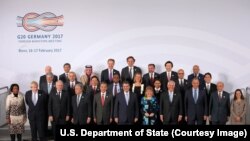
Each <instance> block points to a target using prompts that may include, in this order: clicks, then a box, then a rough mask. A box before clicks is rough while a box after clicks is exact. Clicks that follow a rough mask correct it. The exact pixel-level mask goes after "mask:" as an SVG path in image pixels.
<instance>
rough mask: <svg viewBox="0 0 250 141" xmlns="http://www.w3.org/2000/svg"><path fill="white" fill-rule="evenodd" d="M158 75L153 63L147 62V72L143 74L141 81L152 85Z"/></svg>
mask: <svg viewBox="0 0 250 141" xmlns="http://www.w3.org/2000/svg"><path fill="white" fill-rule="evenodd" d="M159 78H160V75H159V74H158V73H156V72H155V64H148V73H146V74H144V75H143V78H142V82H143V84H144V85H145V88H146V87H147V86H151V87H154V82H155V80H156V79H159Z"/></svg>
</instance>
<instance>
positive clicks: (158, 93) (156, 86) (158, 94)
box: [154, 79, 164, 102]
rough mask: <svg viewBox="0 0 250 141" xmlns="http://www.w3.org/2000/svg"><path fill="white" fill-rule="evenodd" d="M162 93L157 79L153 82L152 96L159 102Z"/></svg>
mask: <svg viewBox="0 0 250 141" xmlns="http://www.w3.org/2000/svg"><path fill="white" fill-rule="evenodd" d="M163 92H164V91H163V90H162V89H161V81H160V80H159V79H156V80H155V82H154V95H155V97H156V98H157V101H158V102H160V97H161V94H162V93H163Z"/></svg>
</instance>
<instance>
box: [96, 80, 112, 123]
mask: <svg viewBox="0 0 250 141" xmlns="http://www.w3.org/2000/svg"><path fill="white" fill-rule="evenodd" d="M100 90H101V92H100V93H98V94H96V95H95V97H94V103H93V117H94V122H95V123H96V124H97V125H108V124H110V123H111V122H112V116H113V96H112V93H109V92H108V91H107V90H108V85H107V83H106V82H102V83H101V85H100Z"/></svg>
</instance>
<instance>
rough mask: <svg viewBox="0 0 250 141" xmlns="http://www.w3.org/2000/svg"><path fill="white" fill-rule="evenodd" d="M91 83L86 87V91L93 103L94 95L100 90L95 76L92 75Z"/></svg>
mask: <svg viewBox="0 0 250 141" xmlns="http://www.w3.org/2000/svg"><path fill="white" fill-rule="evenodd" d="M90 79H91V85H90V86H88V87H87V90H86V93H87V94H89V95H90V101H91V103H92V104H93V100H94V96H95V95H96V94H97V93H99V92H100V84H99V83H100V82H99V79H98V77H97V76H92V77H91V78H90Z"/></svg>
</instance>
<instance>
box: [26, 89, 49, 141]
mask: <svg viewBox="0 0 250 141" xmlns="http://www.w3.org/2000/svg"><path fill="white" fill-rule="evenodd" d="M37 94H38V100H37V103H36V105H34V103H33V101H32V91H31V90H30V91H27V92H26V94H25V101H26V104H27V105H28V106H29V111H28V118H29V122H30V128H31V135H32V140H37V133H38V134H39V138H40V140H41V141H43V140H45V137H46V135H45V134H46V129H47V128H46V124H47V125H48V121H47V119H48V116H47V110H48V107H47V105H48V95H47V94H46V93H44V92H43V91H42V90H38V93H37Z"/></svg>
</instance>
